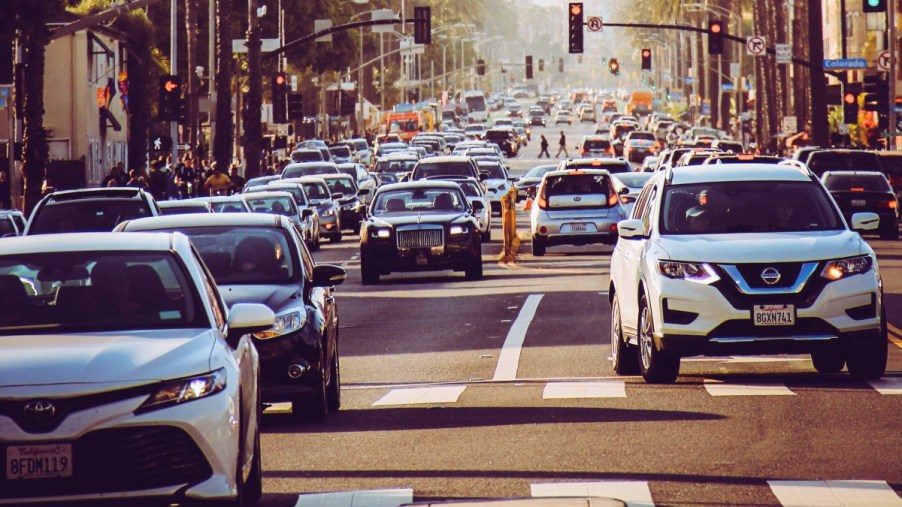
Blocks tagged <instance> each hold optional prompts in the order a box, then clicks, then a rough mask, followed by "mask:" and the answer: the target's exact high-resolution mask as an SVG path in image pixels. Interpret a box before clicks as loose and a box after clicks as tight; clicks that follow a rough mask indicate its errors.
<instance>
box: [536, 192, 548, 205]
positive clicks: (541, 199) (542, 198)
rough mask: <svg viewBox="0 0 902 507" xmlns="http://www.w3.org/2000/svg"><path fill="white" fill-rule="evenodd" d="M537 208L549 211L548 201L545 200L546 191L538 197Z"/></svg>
mask: <svg viewBox="0 0 902 507" xmlns="http://www.w3.org/2000/svg"><path fill="white" fill-rule="evenodd" d="M536 206H538V207H539V209H548V199H546V198H545V191H544V190H543V191H542V193H540V194H539V196H538V197H536Z"/></svg>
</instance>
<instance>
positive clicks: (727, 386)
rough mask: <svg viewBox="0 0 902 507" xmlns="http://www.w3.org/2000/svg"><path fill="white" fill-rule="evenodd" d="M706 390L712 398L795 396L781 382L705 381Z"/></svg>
mask: <svg viewBox="0 0 902 507" xmlns="http://www.w3.org/2000/svg"><path fill="white" fill-rule="evenodd" d="M705 389H707V391H708V394H710V395H711V396H794V395H795V393H794V392H792V391H790V390H789V388H788V387H786V386H785V385H783V384H781V383H779V382H750V383H742V384H740V383H734V382H721V381H719V380H711V379H707V380H705Z"/></svg>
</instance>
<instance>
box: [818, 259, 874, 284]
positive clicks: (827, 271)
mask: <svg viewBox="0 0 902 507" xmlns="http://www.w3.org/2000/svg"><path fill="white" fill-rule="evenodd" d="M873 265H874V262H873V260H872V259H871V256H870V255H860V256H858V257H850V258H848V259H838V260H835V261H829V262H827V265H826V266H824V269H823V271H821V276H822V277H824V278H826V279H827V280H831V281H836V280H839V279H841V278H845V277H847V276H851V275H858V274H861V273H867V272H868V271H870V270H871V267H872V266H873Z"/></svg>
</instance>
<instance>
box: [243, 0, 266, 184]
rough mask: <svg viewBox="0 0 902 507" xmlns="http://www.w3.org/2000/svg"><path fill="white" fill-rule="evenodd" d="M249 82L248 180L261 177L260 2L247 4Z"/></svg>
mask: <svg viewBox="0 0 902 507" xmlns="http://www.w3.org/2000/svg"><path fill="white" fill-rule="evenodd" d="M245 44H246V45H247V74H248V75H247V81H248V88H249V90H248V93H247V96H246V97H245V101H244V102H245V107H244V115H245V116H244V120H245V121H244V161H245V163H244V177H245V178H247V179H251V178H256V177H257V176H260V149H261V144H262V143H261V141H262V138H263V132H262V127H261V125H260V108H261V107H262V105H263V96H262V95H263V94H262V90H263V76H262V72H261V70H260V44H261V43H260V23H259V22H258V21H257V0H248V3H247V37H246V40H245Z"/></svg>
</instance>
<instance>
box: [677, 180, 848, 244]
mask: <svg viewBox="0 0 902 507" xmlns="http://www.w3.org/2000/svg"><path fill="white" fill-rule="evenodd" d="M842 228H843V222H842V219H841V218H840V217H839V215H837V213H836V210H835V209H834V207H833V206H832V204H831V202H830V197H829V196H828V195H827V194H826V193H824V191H823V190H822V189H821V187H820V185H817V184H815V183H808V182H794V181H730V182H710V183H704V184H693V185H672V186H669V187H667V191H666V193H665V194H664V201H663V207H662V212H661V234H725V233H745V232H769V231H825V230H839V229H842Z"/></svg>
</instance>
